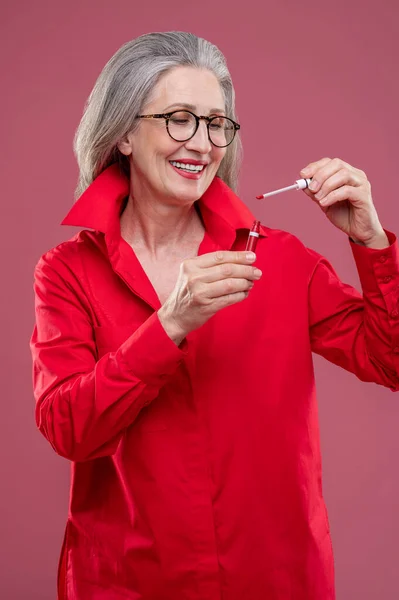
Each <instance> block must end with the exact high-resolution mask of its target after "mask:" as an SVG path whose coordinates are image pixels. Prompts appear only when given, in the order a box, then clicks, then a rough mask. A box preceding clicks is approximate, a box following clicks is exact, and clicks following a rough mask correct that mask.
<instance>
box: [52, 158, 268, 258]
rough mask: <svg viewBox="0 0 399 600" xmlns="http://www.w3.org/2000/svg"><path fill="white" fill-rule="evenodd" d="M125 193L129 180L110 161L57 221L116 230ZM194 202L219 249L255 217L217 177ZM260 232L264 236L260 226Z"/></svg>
mask: <svg viewBox="0 0 399 600" xmlns="http://www.w3.org/2000/svg"><path fill="white" fill-rule="evenodd" d="M128 195H129V180H128V178H127V177H126V175H124V174H123V173H122V172H121V171H120V168H119V166H118V165H117V164H113V165H111V166H110V167H108V168H107V169H105V171H103V172H102V173H101V174H100V175H99V176H98V177H96V179H95V180H94V181H93V183H92V184H91V185H90V186H89V187H88V188H87V189H86V190H85V191H84V192H83V194H82V195H81V196H80V198H78V200H77V201H76V202H75V204H74V205H73V207H72V208H71V210H70V211H69V213H68V214H67V215H66V217H65V219H64V220H63V221H62V223H61V224H62V225H73V226H78V227H85V228H89V229H94V230H96V231H101V232H103V233H105V234H107V235H112V233H115V232H116V231H117V230H118V229H119V216H120V212H121V208H122V203H123V201H124V199H125V198H126V196H128ZM198 202H199V208H200V212H201V215H202V218H203V220H204V225H205V229H206V231H207V233H208V235H209V236H210V237H211V238H212V239H213V240H214V241H215V242H217V243H218V244H219V245H220V247H221V248H230V247H231V246H232V244H233V242H234V240H235V237H236V231H237V230H238V229H250V228H251V227H252V225H253V222H254V220H255V219H254V216H253V214H252V212H251V211H250V210H249V208H248V207H247V206H246V205H245V204H244V203H243V202H242V200H240V198H239V197H238V196H237V195H236V194H235V193H234V192H233V191H232V190H231V189H230V188H229V187H228V185H226V184H225V183H224V181H222V180H221V179H220V178H219V177H215V178H214V179H213V181H212V183H211V184H210V186H209V187H208V189H207V190H206V192H205V193H204V194H203V196H202V197H201V198H200V200H199V201H198ZM119 231H120V229H119ZM261 235H263V236H267V234H266V231H265V228H264V227H262V229H261Z"/></svg>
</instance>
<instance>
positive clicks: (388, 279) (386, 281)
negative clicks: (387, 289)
mask: <svg viewBox="0 0 399 600" xmlns="http://www.w3.org/2000/svg"><path fill="white" fill-rule="evenodd" d="M391 279H392V276H391V275H387V276H386V277H384V279H383V280H382V281H383V282H384V283H389V282H390V281H391Z"/></svg>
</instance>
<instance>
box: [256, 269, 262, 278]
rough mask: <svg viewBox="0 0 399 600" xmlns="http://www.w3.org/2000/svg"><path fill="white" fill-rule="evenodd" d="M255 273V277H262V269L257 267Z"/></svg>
mask: <svg viewBox="0 0 399 600" xmlns="http://www.w3.org/2000/svg"><path fill="white" fill-rule="evenodd" d="M254 275H255V277H262V271H261V270H260V269H255V271H254Z"/></svg>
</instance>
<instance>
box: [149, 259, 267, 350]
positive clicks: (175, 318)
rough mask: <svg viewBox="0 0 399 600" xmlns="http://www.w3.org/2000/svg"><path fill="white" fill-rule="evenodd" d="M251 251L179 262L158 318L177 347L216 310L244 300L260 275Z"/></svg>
mask: <svg viewBox="0 0 399 600" xmlns="http://www.w3.org/2000/svg"><path fill="white" fill-rule="evenodd" d="M255 259H256V255H255V254H254V253H253V252H245V251H244V252H232V251H217V252H210V253H208V254H202V255H201V256H196V257H195V258H190V259H188V260H185V261H183V262H182V264H181V266H180V273H179V277H178V279H177V282H176V285H175V288H174V290H173V292H172V293H171V295H170V296H169V298H168V299H167V300H166V302H165V304H164V305H163V306H162V307H161V308H160V309H159V311H158V317H159V320H160V322H161V324H162V326H163V327H164V329H165V331H166V333H167V334H168V335H169V337H170V338H171V339H172V340H173V341H174V342H175V343H176V344H177V345H180V343H181V342H182V341H183V339H184V338H185V337H186V335H187V334H188V333H190V331H193V330H194V329H197V328H198V327H201V325H203V324H204V323H205V322H206V321H208V319H210V318H211V317H212V316H213V315H214V314H215V313H217V312H218V311H219V310H220V309H222V308H226V307H227V306H231V305H232V304H237V303H238V302H241V301H242V300H244V299H245V298H246V297H247V296H248V294H249V292H250V290H251V289H252V287H253V285H254V281H256V280H257V279H260V277H261V275H262V272H261V271H260V270H259V269H256V268H255V267H253V266H251V263H253V262H254V261H255Z"/></svg>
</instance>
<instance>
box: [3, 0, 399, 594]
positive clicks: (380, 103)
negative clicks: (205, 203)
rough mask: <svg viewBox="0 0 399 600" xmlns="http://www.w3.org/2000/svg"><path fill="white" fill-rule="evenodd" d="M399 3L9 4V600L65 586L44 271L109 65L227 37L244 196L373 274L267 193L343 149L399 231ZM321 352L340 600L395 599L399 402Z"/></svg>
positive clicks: (319, 223) (301, 210)
mask: <svg viewBox="0 0 399 600" xmlns="http://www.w3.org/2000/svg"><path fill="white" fill-rule="evenodd" d="M398 6H399V5H398V3H397V2H396V0H391V1H387V0H385V1H379V2H375V1H371V0H363V1H358V2H357V1H356V2H355V1H353V0H352V1H351V0H348V1H347V2H344V1H343V0H339V1H334V2H329V3H319V2H317V3H316V2H297V1H296V0H270V1H269V2H265V1H264V0H259V1H258V2H254V1H251V0H246V1H245V2H243V3H241V2H240V3H237V4H236V5H234V3H233V2H232V1H231V0H230V1H224V2H218V3H217V2H214V1H212V2H210V1H209V0H205V1H203V2H201V3H199V4H198V3H197V4H195V3H194V4H193V3H188V2H182V1H181V0H179V2H177V1H175V0H169V2H166V3H165V2H159V1H156V0H155V1H153V2H152V3H148V2H146V3H138V2H134V0H130V1H126V0H123V1H122V0H121V1H117V0H114V1H113V2H109V1H107V2H105V1H103V0H91V1H90V0H80V1H74V2H62V3H61V2H54V0H53V1H50V0H48V1H47V2H45V1H44V0H36V1H34V2H32V1H31V0H30V1H29V0H25V1H22V0H15V1H14V2H13V3H7V6H3V7H2V19H1V31H0V39H1V40H2V41H1V44H2V52H1V55H0V60H1V63H2V64H1V74H2V75H1V80H2V94H1V97H0V102H1V104H2V109H1V114H2V116H3V117H4V119H2V120H3V121H4V122H3V125H2V128H1V140H2V150H3V152H2V154H3V156H2V160H1V166H0V169H1V182H2V188H3V193H2V201H1V211H2V217H1V223H2V234H1V236H0V240H1V245H2V248H1V257H2V259H3V260H2V270H1V273H2V293H1V295H0V301H1V303H2V310H1V319H2V325H1V335H2V343H1V352H2V357H1V363H0V365H1V375H2V402H3V412H2V419H3V420H2V435H1V445H2V448H1V456H2V457H3V458H2V460H1V482H2V493H1V495H0V515H1V522H0V525H1V531H0V540H1V541H0V543H1V556H0V569H1V571H2V572H1V574H0V581H1V583H0V597H1V598H4V599H5V600H14V599H15V600H25V599H27V598H29V600H36V599H37V600H50V599H51V600H53V599H54V598H55V577H56V566H57V561H58V556H59V551H60V545H61V539H62V534H63V528H64V523H65V519H66V512H67V502H68V485H69V467H68V463H67V462H66V461H65V460H63V459H61V458H59V457H57V456H56V455H55V454H54V453H53V451H52V449H51V447H50V446H49V444H48V443H47V442H46V441H45V440H44V438H42V436H41V435H40V434H39V433H38V432H37V431H36V428H35V424H34V418H33V415H34V413H33V410H34V405H33V398H32V391H31V374H30V369H31V365H30V353H29V349H28V340H29V337H30V334H31V330H32V326H33V293H32V271H33V267H34V264H35V263H36V261H37V260H38V258H39V256H40V255H41V254H42V253H43V252H45V251H46V250H47V249H49V248H50V247H52V246H54V245H55V244H57V243H59V242H61V241H62V240H63V239H65V238H67V237H70V236H71V235H72V234H73V233H74V230H72V229H70V228H69V229H66V228H61V227H60V226H59V222H60V221H61V219H62V218H63V216H64V215H65V214H66V212H67V211H68V209H69V207H70V206H71V204H72V201H73V190H74V186H75V181H76V177H77V167H76V164H75V160H74V157H73V154H72V138H73V134H74V130H75V128H76V126H77V124H78V121H79V119H80V116H81V112H82V108H83V104H84V102H85V99H86V97H87V96H88V94H89V92H90V90H91V88H92V86H93V84H94V81H95V79H96V77H97V75H98V74H99V72H100V70H101V68H102V67H103V65H104V64H105V62H106V61H107V60H108V58H110V56H111V55H112V54H113V53H114V52H115V51H116V50H117V48H118V47H119V46H120V45H121V44H122V43H123V42H125V41H127V40H129V39H131V38H134V37H136V36H137V35H140V34H142V33H145V32H149V31H160V30H161V31H165V30H171V29H182V30H189V31H192V32H194V33H196V34H198V35H200V36H203V37H206V38H208V39H209V40H211V41H212V42H214V43H216V44H217V45H219V46H220V48H221V49H222V51H223V52H224V53H225V55H226V56H227V60H228V64H229V67H230V70H231V73H232V75H233V79H234V82H235V86H236V90H237V95H238V115H239V120H240V122H241V124H242V137H243V142H244V149H245V162H244V166H243V170H242V178H241V195H242V197H243V199H244V200H245V201H246V202H247V203H248V204H249V205H250V207H251V208H252V209H253V210H254V211H255V214H256V215H257V216H258V217H259V218H261V219H262V220H263V222H264V223H265V224H267V225H269V226H272V227H277V228H281V229H286V230H289V231H291V232H292V233H294V234H296V235H297V236H299V237H300V238H301V239H302V240H303V241H304V242H305V243H306V244H307V245H309V246H311V247H313V248H314V249H316V250H317V251H319V252H321V253H322V254H324V255H326V256H327V257H328V258H329V259H330V260H331V261H332V263H333V265H334V266H335V268H336V269H337V271H338V273H339V274H340V276H341V277H342V278H343V279H344V280H346V281H348V282H349V283H352V284H354V285H358V280H357V275H356V272H355V267H354V263H353V261H352V258H351V254H350V251H349V246H348V242H347V240H346V238H345V236H344V235H343V234H341V233H340V232H339V231H337V230H335V229H334V228H333V226H332V225H331V224H330V223H329V222H328V221H327V219H325V218H324V216H323V214H322V213H321V212H320V211H319V209H318V208H317V206H315V205H314V204H313V203H312V202H311V201H310V200H309V199H308V198H307V197H306V196H305V195H304V194H302V193H300V192H291V193H289V194H285V195H284V196H279V197H276V198H274V199H270V200H267V201H264V202H263V203H259V202H258V201H256V200H254V196H255V195H256V194H258V193H263V192H266V191H268V190H271V189H275V188H277V187H282V186H284V185H289V184H290V183H293V181H294V180H295V179H297V178H298V177H299V170H300V169H301V168H302V167H303V166H305V165H306V164H307V163H308V162H309V161H311V160H317V159H319V158H321V157H323V156H330V157H331V158H333V157H335V156H338V157H341V158H343V159H344V160H346V161H347V162H349V163H351V164H353V165H354V166H356V167H358V168H361V169H363V170H365V171H366V173H367V174H368V176H369V179H370V181H371V183H372V186H373V194H374V200H375V202H376V205H377V208H378V211H379V214H380V218H381V221H382V222H383V225H384V226H385V227H386V228H388V229H391V230H396V232H399V227H398V225H399V218H398V217H399V208H398V206H399V205H398V192H397V186H398V175H397V173H398V152H397V143H398V136H399V131H398V118H397V110H398V106H399V87H398V56H399V26H398V21H399V8H398ZM292 305H293V310H295V290H294V289H293V290H292ZM315 362H316V368H317V382H318V391H319V401H320V419H321V432H322V449H323V457H324V486H325V495H326V499H327V504H328V508H329V515H330V520H331V527H332V536H333V544H334V548H335V558H336V579H337V598H338V599H339V600H353V599H357V598H359V599H360V598H361V599H362V600H376V599H384V600H394V599H396V598H397V597H398V591H397V590H398V589H399V570H398V567H397V565H398V558H399V557H398V550H397V548H398V545H397V540H398V537H399V511H398V510H397V508H398V494H399V477H398V470H397V457H398V454H399V436H398V422H399V420H398V419H399V396H394V395H393V394H392V393H391V392H390V391H389V390H386V389H383V388H379V387H377V386H375V385H374V384H363V383H361V382H359V381H357V380H356V379H355V378H354V377H353V376H351V375H349V374H348V373H345V372H344V371H343V370H340V369H338V368H337V367H334V366H333V365H330V364H328V363H327V362H325V361H323V360H321V359H318V358H317V357H316V359H315ZM395 509H396V510H395ZM245 600H250V599H245ZM321 600H322V599H321Z"/></svg>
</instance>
